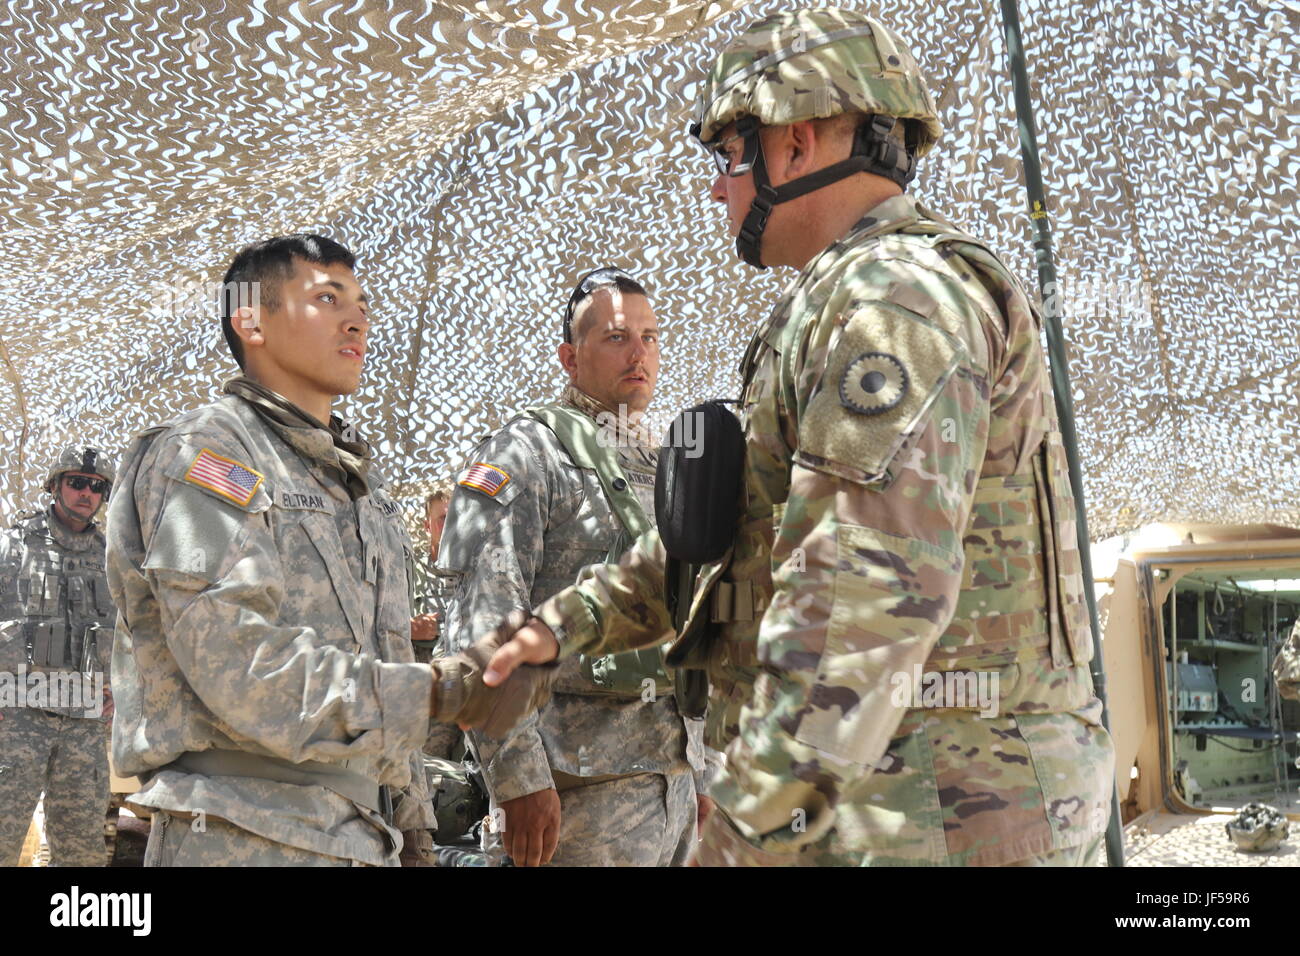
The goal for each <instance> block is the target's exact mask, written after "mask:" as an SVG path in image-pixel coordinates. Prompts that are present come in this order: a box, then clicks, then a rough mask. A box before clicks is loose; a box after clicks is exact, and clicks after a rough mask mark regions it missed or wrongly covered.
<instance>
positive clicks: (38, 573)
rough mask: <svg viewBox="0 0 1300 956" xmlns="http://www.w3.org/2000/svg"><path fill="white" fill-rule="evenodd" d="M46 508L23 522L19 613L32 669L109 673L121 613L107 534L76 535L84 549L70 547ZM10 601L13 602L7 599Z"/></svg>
mask: <svg viewBox="0 0 1300 956" xmlns="http://www.w3.org/2000/svg"><path fill="white" fill-rule="evenodd" d="M57 520H58V519H57V518H53V517H52V516H51V515H50V514H49V512H48V511H47V512H43V513H41V514H38V515H35V516H33V517H31V518H27V519H25V520H24V521H22V522H20V523H19V524H18V526H17V527H16V528H15V530H14V532H11V533H17V534H20V535H21V536H22V542H23V546H22V564H21V566H20V567H18V568H17V569H16V571H17V576H16V580H15V581H14V583H13V584H12V585H8V586H10V587H14V588H16V591H17V593H16V595H12V597H16V611H17V614H18V615H19V616H20V617H21V621H22V629H23V643H24V645H25V648H26V665H27V669H28V670H29V671H43V672H45V673H60V672H65V673H67V672H73V671H80V672H82V673H83V674H85V675H87V677H89V676H90V675H91V674H93V673H95V672H97V671H100V672H102V671H103V669H104V668H103V666H102V663H101V662H102V661H105V660H107V659H108V656H109V654H110V653H111V651H112V646H113V625H114V623H115V620H116V616H117V611H116V609H115V608H114V606H113V601H112V598H111V596H110V595H109V590H108V580H107V578H105V576H104V534H103V532H102V531H101V530H100V529H99V528H98V527H94V528H92V529H89V530H88V531H85V532H82V533H81V535H73V533H72V532H70V531H69V532H65V533H66V534H68V535H73V536H74V537H77V538H78V539H82V536H85V538H84V540H85V541H86V543H87V545H88V546H87V547H86V548H85V549H84V550H74V549H72V548H69V547H65V546H64V545H63V544H62V543H61V542H60V541H59V540H58V538H57V537H56V536H55V532H54V531H53V530H51V528H50V522H51V521H57ZM6 603H9V602H7V601H6Z"/></svg>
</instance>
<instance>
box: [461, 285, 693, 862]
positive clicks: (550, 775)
mask: <svg viewBox="0 0 1300 956" xmlns="http://www.w3.org/2000/svg"><path fill="white" fill-rule="evenodd" d="M563 332H564V342H563V344H561V345H560V347H559V357H560V361H561V363H562V364H563V366H564V368H565V370H566V371H567V372H568V374H569V386H568V388H566V389H565V390H564V393H563V395H562V396H561V398H560V401H559V402H556V403H553V404H551V405H547V406H543V407H542V408H540V409H532V410H529V411H527V412H525V413H523V414H521V415H519V416H517V417H516V418H514V419H512V420H511V421H509V422H508V423H507V424H506V425H505V427H503V428H502V429H501V430H500V431H499V432H497V433H496V434H495V435H493V436H491V437H490V438H489V439H488V440H487V441H486V442H484V443H483V444H482V445H480V446H479V447H478V448H477V449H475V451H474V453H473V457H472V458H471V459H470V465H469V467H468V468H467V469H466V470H465V472H464V474H463V475H462V476H461V478H460V482H459V484H458V486H457V488H456V493H455V495H454V496H453V498H452V504H451V511H450V515H449V517H448V520H447V530H446V534H445V535H444V536H443V540H442V549H441V552H440V554H439V560H438V563H439V566H440V567H443V568H446V569H448V570H451V571H459V572H463V574H464V580H463V582H462V584H461V585H460V586H459V587H458V589H457V593H456V598H455V601H454V603H453V606H452V616H451V623H450V627H451V631H450V633H451V634H452V639H453V640H455V641H461V642H464V641H467V640H468V639H469V638H470V637H471V636H473V635H475V634H481V633H483V632H484V631H486V630H487V629H488V628H490V627H492V626H493V625H495V624H496V623H497V622H499V621H500V620H501V619H502V618H503V617H505V616H506V615H507V614H508V613H509V612H511V611H513V610H519V609H522V610H524V611H527V610H528V609H529V608H531V607H532V606H534V605H535V604H537V603H539V602H541V601H542V600H544V599H545V598H547V597H550V596H551V595H552V594H554V593H555V592H556V591H558V590H560V589H561V588H563V587H564V586H566V585H567V584H570V583H571V582H572V581H573V580H574V577H575V576H576V574H577V572H578V571H579V570H580V569H581V568H582V567H583V566H585V565H587V564H590V563H592V562H593V561H602V560H606V559H610V560H612V559H615V558H617V557H618V556H619V555H620V554H622V553H623V551H624V550H625V549H626V548H627V546H628V544H629V543H630V542H631V541H632V540H633V538H634V537H635V536H636V535H637V534H638V533H640V531H641V530H642V529H643V528H645V527H648V525H649V522H651V521H653V516H654V474H655V451H654V444H653V442H652V441H651V440H650V438H649V436H648V435H647V434H646V433H645V432H644V429H642V428H641V426H640V425H639V419H640V417H641V413H642V412H644V411H645V408H646V406H647V405H648V404H649V402H650V398H651V396H652V395H653V392H654V384H655V379H656V378H657V376H658V372H659V331H658V327H657V324H656V321H655V315H654V311H653V310H652V309H651V308H650V303H649V302H648V301H647V299H646V295H645V290H644V289H643V288H642V287H641V286H640V284H638V283H637V282H636V281H635V280H634V279H632V278H631V277H630V276H628V275H626V274H625V273H622V272H620V271H618V270H613V269H601V270H597V271H596V272H593V273H591V274H589V275H588V276H586V277H584V279H583V280H582V281H581V282H579V284H578V287H577V288H576V289H575V290H574V292H573V295H572V296H571V297H570V300H569V304H568V307H567V308H566V310H565V317H564V329H563ZM602 427H603V428H604V431H603V432H602ZM656 636H658V638H659V640H660V641H661V642H662V641H663V640H666V639H667V638H668V637H671V634H664V632H663V630H662V629H661V630H660V631H659V632H657V635H656ZM555 689H556V694H555V697H554V699H553V700H552V701H551V703H550V704H549V705H548V706H547V707H546V708H545V709H543V710H542V712H541V713H540V714H539V715H537V716H536V717H535V718H534V719H532V720H530V721H527V722H525V723H524V724H523V725H521V726H520V727H519V728H518V729H517V730H516V731H515V733H514V734H512V735H511V736H510V737H509V738H508V739H506V740H493V739H489V738H486V737H484V736H483V735H471V741H472V743H473V744H474V747H475V749H476V750H477V751H478V757H479V759H480V762H481V763H482V765H483V769H484V774H485V776H486V778H487V784H488V792H489V794H490V795H491V796H492V798H493V801H494V803H495V804H496V805H498V806H500V807H501V808H502V809H503V810H504V811H505V828H506V829H505V832H504V834H503V835H502V839H503V842H504V845H505V849H506V851H507V852H508V853H509V855H510V856H511V858H512V859H513V860H514V862H515V863H516V864H518V865H526V866H536V865H538V864H541V863H545V862H547V861H548V860H550V859H552V854H554V857H553V861H554V862H555V863H557V864H564V865H570V866H612V865H624V866H667V865H680V864H682V863H684V862H685V860H686V857H687V855H688V853H689V851H690V847H691V843H692V841H693V838H694V834H695V819H696V813H697V801H696V797H695V787H694V784H693V780H692V773H691V771H692V769H698V768H701V767H702V764H701V762H700V754H699V745H698V734H699V731H698V729H696V730H695V731H694V734H692V733H690V732H688V729H687V723H690V724H693V725H698V723H699V722H698V721H689V722H687V721H685V720H684V718H683V717H682V716H681V715H680V713H679V712H678V709H677V703H676V700H675V699H674V696H673V694H672V692H671V685H670V683H669V677H668V674H667V672H666V671H665V670H664V667H663V661H662V655H661V653H660V651H659V650H658V649H657V648H654V649H651V650H649V651H646V652H643V653H640V654H629V655H620V656H619V657H616V658H609V659H591V658H582V659H577V658H575V659H573V660H570V661H568V662H566V663H565V664H564V665H563V666H562V667H561V671H560V677H559V678H558V680H557V683H556V688H555ZM557 843H558V850H557Z"/></svg>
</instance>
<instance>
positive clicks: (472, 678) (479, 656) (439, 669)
mask: <svg viewBox="0 0 1300 956" xmlns="http://www.w3.org/2000/svg"><path fill="white" fill-rule="evenodd" d="M530 617H531V616H530V615H529V613H528V612H527V611H513V612H511V614H510V616H509V617H507V618H506V619H505V620H504V621H503V622H501V624H500V625H499V626H498V627H497V629H496V630H494V631H492V632H491V633H490V634H488V635H487V636H486V637H484V638H482V639H480V640H479V641H477V642H476V643H474V644H472V645H471V646H469V647H467V648H466V649H465V650H463V651H461V652H460V653H459V654H453V655H452V656H450V657H440V658H438V659H437V660H435V661H434V662H433V664H432V665H431V666H432V668H433V697H432V700H431V701H430V714H431V716H432V717H433V719H434V720H436V721H439V722H441V723H447V724H457V725H459V727H460V729H461V730H470V729H471V728H473V729H477V730H482V731H483V733H485V734H487V735H488V736H489V737H504V736H505V735H506V734H507V733H509V732H510V730H511V729H512V728H513V727H514V726H515V725H516V724H518V723H519V722H520V721H521V720H523V719H524V718H525V717H527V716H528V715H529V714H530V713H532V712H533V711H534V710H536V709H537V708H539V707H541V706H542V705H543V704H545V703H546V702H547V700H549V699H550V696H551V685H552V684H554V683H555V677H556V675H557V674H558V673H559V664H558V663H555V659H556V657H557V656H558V655H559V653H560V645H559V642H558V641H557V640H556V639H555V635H554V633H552V631H551V629H550V628H549V627H547V626H546V625H545V624H543V623H542V622H541V621H539V620H536V619H533V620H532V623H529V619H530ZM521 665H522V666H521Z"/></svg>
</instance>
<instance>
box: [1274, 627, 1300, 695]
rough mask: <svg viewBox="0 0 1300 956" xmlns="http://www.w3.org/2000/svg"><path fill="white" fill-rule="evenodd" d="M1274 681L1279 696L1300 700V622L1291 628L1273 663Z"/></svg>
mask: <svg viewBox="0 0 1300 956" xmlns="http://www.w3.org/2000/svg"><path fill="white" fill-rule="evenodd" d="M1273 679H1274V680H1275V681H1277V692H1278V693H1279V694H1281V695H1282V696H1283V697H1288V698H1290V699H1291V700H1300V621H1297V622H1296V624H1295V627H1293V628H1291V635H1290V636H1289V637H1288V638H1287V639H1286V642H1285V643H1284V644H1283V645H1282V649H1281V650H1279V651H1278V653H1277V657H1276V658H1275V659H1274V661H1273Z"/></svg>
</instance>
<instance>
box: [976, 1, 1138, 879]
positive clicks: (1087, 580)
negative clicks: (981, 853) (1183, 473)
mask: <svg viewBox="0 0 1300 956" xmlns="http://www.w3.org/2000/svg"><path fill="white" fill-rule="evenodd" d="M1001 4H1002V29H1003V32H1004V34H1005V36H1006V41H1007V65H1008V68H1009V70H1010V73H1011V85H1012V88H1013V89H1014V91H1015V97H1016V119H1017V120H1018V121H1019V126H1020V158H1021V162H1022V164H1023V166H1024V170H1025V191H1026V192H1027V193H1028V194H1029V218H1030V219H1031V220H1032V221H1033V223H1034V232H1035V235H1034V259H1035V261H1036V264H1037V266H1038V287H1039V291H1040V292H1041V293H1042V296H1043V319H1044V321H1045V323H1046V330H1047V354H1048V355H1049V357H1050V359H1051V366H1052V367H1051V375H1052V391H1053V392H1054V393H1055V395H1056V415H1057V417H1058V418H1059V419H1060V424H1061V440H1062V442H1063V444H1064V445H1065V454H1066V457H1067V459H1068V460H1069V463H1070V485H1071V487H1072V488H1073V489H1074V498H1075V501H1076V503H1077V506H1078V510H1079V515H1078V517H1079V525H1078V527H1079V559H1080V562H1081V563H1082V566H1083V593H1084V597H1085V598H1086V599H1087V602H1088V618H1089V620H1090V621H1091V622H1092V646H1093V654H1092V667H1091V670H1092V683H1093V687H1094V688H1095V690H1096V694H1097V697H1098V698H1100V699H1101V708H1102V709H1101V722H1102V726H1104V727H1105V728H1106V730H1107V731H1109V730H1110V709H1109V707H1108V706H1107V704H1106V670H1105V667H1104V666H1103V663H1102V657H1101V627H1100V625H1099V623H1098V620H1097V598H1096V595H1094V594H1093V590H1092V584H1093V579H1092V552H1091V548H1090V546H1089V540H1088V518H1087V509H1086V508H1085V507H1084V501H1083V475H1082V474H1081V472H1080V471H1079V447H1078V437H1077V434H1076V432H1075V429H1074V400H1073V398H1072V396H1071V394H1070V373H1069V368H1068V366H1067V364H1066V358H1065V335H1064V333H1063V332H1062V331H1061V295H1060V287H1059V286H1058V285H1057V283H1056V264H1055V262H1054V261H1053V260H1052V226H1051V223H1050V222H1048V219H1047V202H1046V200H1045V198H1044V195H1043V171H1042V166H1041V165H1040V164H1039V161H1038V134H1037V132H1036V131H1035V129H1034V107H1033V103H1032V102H1031V101H1030V97H1029V74H1028V73H1027V72H1026V69H1025V46H1024V43H1023V42H1021V39H1020V9H1019V7H1018V5H1017V2H1016V0H1001ZM1106 857H1107V859H1108V860H1109V861H1110V865H1111V866H1123V865H1124V835H1123V831H1122V830H1121V826H1120V815H1119V790H1118V788H1115V789H1113V790H1112V791H1111V795H1110V825H1109V826H1108V827H1107V828H1106Z"/></svg>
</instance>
